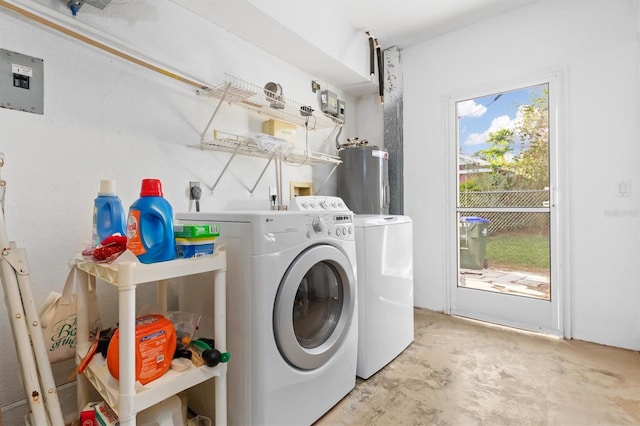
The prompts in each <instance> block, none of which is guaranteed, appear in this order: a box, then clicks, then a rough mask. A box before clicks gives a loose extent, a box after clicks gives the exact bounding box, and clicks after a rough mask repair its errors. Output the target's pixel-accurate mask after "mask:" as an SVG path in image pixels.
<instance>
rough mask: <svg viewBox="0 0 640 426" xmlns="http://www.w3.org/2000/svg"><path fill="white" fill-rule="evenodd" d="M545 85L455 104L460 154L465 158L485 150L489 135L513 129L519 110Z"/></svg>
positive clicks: (529, 102) (538, 93)
mask: <svg viewBox="0 0 640 426" xmlns="http://www.w3.org/2000/svg"><path fill="white" fill-rule="evenodd" d="M544 86H545V85H538V86H531V87H525V88H522V89H518V90H512V91H509V92H502V93H495V94H492V95H489V96H482V97H479V98H474V99H469V100H466V101H461V102H458V103H457V110H458V135H459V144H460V152H461V153H462V154H464V155H473V154H474V153H476V152H478V151H480V150H482V149H486V148H487V143H486V142H487V139H488V137H489V133H491V132H494V131H496V130H499V129H503V128H505V127H506V128H513V126H514V125H515V124H516V122H517V120H518V111H519V110H520V107H522V106H524V105H530V104H531V98H532V96H535V97H537V96H539V95H540V94H541V93H542V90H543V88H544Z"/></svg>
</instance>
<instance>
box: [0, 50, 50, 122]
mask: <svg viewBox="0 0 640 426" xmlns="http://www.w3.org/2000/svg"><path fill="white" fill-rule="evenodd" d="M0 107H2V108H9V109H16V110H18V111H26V112H32V113H34V114H44V61H43V60H42V59H38V58H34V57H31V56H27V55H22V54H20V53H16V52H11V51H9V50H5V49H0Z"/></svg>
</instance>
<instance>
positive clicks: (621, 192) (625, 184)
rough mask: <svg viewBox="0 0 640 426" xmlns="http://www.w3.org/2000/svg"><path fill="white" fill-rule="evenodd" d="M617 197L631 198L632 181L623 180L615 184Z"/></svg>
mask: <svg viewBox="0 0 640 426" xmlns="http://www.w3.org/2000/svg"><path fill="white" fill-rule="evenodd" d="M615 193H616V197H630V196H631V180H630V179H621V180H618V181H616V183H615Z"/></svg>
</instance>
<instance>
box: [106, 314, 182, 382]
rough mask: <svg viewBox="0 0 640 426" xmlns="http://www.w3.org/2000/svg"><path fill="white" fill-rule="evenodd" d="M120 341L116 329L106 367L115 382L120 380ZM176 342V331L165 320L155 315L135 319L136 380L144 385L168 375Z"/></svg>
mask: <svg viewBox="0 0 640 426" xmlns="http://www.w3.org/2000/svg"><path fill="white" fill-rule="evenodd" d="M119 342H120V333H119V330H116V331H115V333H113V337H112V338H111V341H110V342H109V348H108V349H107V368H108V369H109V372H110V373H111V375H112V376H113V377H115V378H116V379H119V377H120V354H119V351H118V347H119ZM176 343H177V337H176V330H175V328H174V326H173V323H172V322H171V321H170V320H169V319H167V318H166V317H164V316H162V315H157V314H153V315H145V316H141V317H138V318H136V337H135V347H134V349H135V354H136V380H137V381H139V382H140V383H142V384H143V385H145V384H147V383H149V382H151V381H153V380H155V379H157V378H158V377H160V376H162V375H163V374H164V373H166V372H167V370H169V368H170V367H171V359H172V358H173V354H174V352H175V351H176Z"/></svg>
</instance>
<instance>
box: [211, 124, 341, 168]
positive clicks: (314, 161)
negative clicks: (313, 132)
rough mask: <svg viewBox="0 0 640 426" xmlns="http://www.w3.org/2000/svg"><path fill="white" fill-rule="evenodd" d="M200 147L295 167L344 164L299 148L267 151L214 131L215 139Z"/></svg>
mask: <svg viewBox="0 0 640 426" xmlns="http://www.w3.org/2000/svg"><path fill="white" fill-rule="evenodd" d="M223 135H226V136H223ZM198 147H199V148H201V149H204V150H212V151H221V152H228V153H231V154H242V155H249V156H253V157H260V158H269V159H271V158H274V159H275V158H279V159H281V160H282V161H284V162H285V164H293V165H296V164H302V163H304V164H308V165H311V166H314V165H321V164H334V165H338V164H341V163H342V160H341V159H340V157H338V156H336V155H331V154H325V153H321V152H314V151H309V152H308V153H307V154H305V152H304V151H302V150H300V149H297V148H293V149H291V150H286V149H285V150H280V151H271V150H265V149H262V148H261V147H260V146H258V144H257V143H256V142H255V141H254V140H253V139H250V138H247V137H243V136H239V135H231V134H228V133H223V132H218V131H214V139H211V140H207V141H203V142H202V143H201V144H200V145H198Z"/></svg>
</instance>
